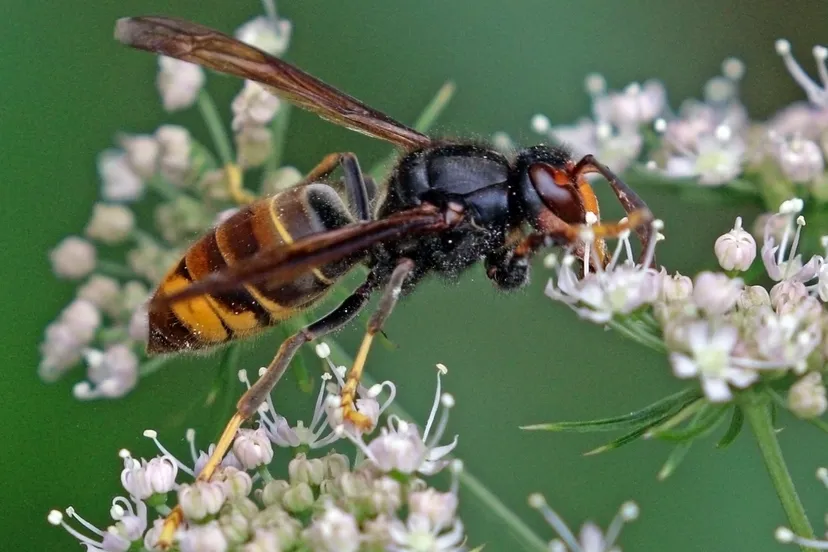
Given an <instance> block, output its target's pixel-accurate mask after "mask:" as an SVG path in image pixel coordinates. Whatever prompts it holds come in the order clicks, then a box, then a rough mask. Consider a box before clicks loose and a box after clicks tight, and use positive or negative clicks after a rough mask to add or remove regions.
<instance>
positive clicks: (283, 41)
mask: <svg viewBox="0 0 828 552" xmlns="http://www.w3.org/2000/svg"><path fill="white" fill-rule="evenodd" d="M292 31H293V26H292V25H291V23H290V21H288V20H287V19H278V18H276V20H275V21H274V18H272V17H268V16H259V17H255V18H253V19H251V20H250V21H248V22H247V23H245V24H244V25H242V26H241V27H239V28H238V29H236V38H238V39H239V40H241V41H242V42H245V43H247V44H250V45H251V46H253V47H255V48H258V49H259V50H262V51H263V52H267V53H268V54H271V55H274V56H277V57H278V56H281V55H282V54H284V53H285V51H286V50H287V47H288V44H289V43H290V36H291V33H292Z"/></svg>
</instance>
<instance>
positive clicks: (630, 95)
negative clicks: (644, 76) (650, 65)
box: [592, 80, 667, 129]
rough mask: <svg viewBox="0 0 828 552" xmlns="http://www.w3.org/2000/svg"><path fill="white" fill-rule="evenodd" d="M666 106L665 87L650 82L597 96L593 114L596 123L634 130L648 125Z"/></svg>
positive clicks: (635, 84) (658, 83)
mask: <svg viewBox="0 0 828 552" xmlns="http://www.w3.org/2000/svg"><path fill="white" fill-rule="evenodd" d="M666 105H667V92H666V90H665V88H664V84H662V83H661V82H659V81H656V80H649V81H647V82H645V83H644V85H643V86H642V85H640V84H638V83H632V84H630V85H628V86H627V87H625V88H624V90H622V91H620V92H612V93H609V94H607V95H601V96H597V97H596V98H595V99H594V100H593V107H592V109H593V112H594V113H595V118H596V119H597V120H599V121H604V122H607V123H610V124H612V125H614V126H617V127H620V128H626V129H637V128H638V127H639V126H641V125H645V124H648V123H651V122H652V121H653V120H654V119H655V118H656V117H658V116H659V115H660V114H661V113H662V112H663V111H664V109H665V107H666Z"/></svg>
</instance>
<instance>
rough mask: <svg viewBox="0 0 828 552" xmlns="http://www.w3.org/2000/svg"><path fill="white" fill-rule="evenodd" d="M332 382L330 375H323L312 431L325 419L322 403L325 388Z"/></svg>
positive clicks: (315, 406)
mask: <svg viewBox="0 0 828 552" xmlns="http://www.w3.org/2000/svg"><path fill="white" fill-rule="evenodd" d="M330 380H331V375H330V374H322V385H320V386H319V394H318V395H317V396H316V404H315V405H313V418H312V419H311V423H310V427H308V429H309V430H310V431H314V429H313V428H314V427H316V424H318V423H319V420H320V419H323V418H324V417H325V416H324V414H325V409H324V408H322V401H323V399H324V398H325V387H326V386H327V383H328V382H329V381H330ZM271 404H272V401H271Z"/></svg>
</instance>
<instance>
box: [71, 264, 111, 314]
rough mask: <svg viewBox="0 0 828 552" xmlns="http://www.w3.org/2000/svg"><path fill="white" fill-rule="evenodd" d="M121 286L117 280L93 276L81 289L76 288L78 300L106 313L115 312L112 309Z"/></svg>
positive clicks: (97, 275)
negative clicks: (84, 301) (82, 300)
mask: <svg viewBox="0 0 828 552" xmlns="http://www.w3.org/2000/svg"><path fill="white" fill-rule="evenodd" d="M120 292H121V286H120V285H119V284H118V280H116V279H115V278H110V277H109V276H103V275H101V274H93V275H92V276H90V277H89V280H87V281H86V283H85V284H83V285H82V286H81V287H79V288H78V299H85V300H87V301H89V302H90V303H92V304H93V305H95V306H96V307H98V308H99V309H102V310H105V311H106V312H107V313H112V312H115V310H113V309H112V307H113V306H114V305H115V303H116V302H117V300H118V295H119V294H120Z"/></svg>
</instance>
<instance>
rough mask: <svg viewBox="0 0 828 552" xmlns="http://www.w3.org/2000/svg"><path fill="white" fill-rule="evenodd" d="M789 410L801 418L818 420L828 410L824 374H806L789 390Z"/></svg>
mask: <svg viewBox="0 0 828 552" xmlns="http://www.w3.org/2000/svg"><path fill="white" fill-rule="evenodd" d="M788 408H790V409H791V412H793V413H794V414H796V415H797V416H799V417H800V418H806V419H807V418H817V417H819V416H822V415H823V414H825V411H826V410H828V398H826V393H825V385H824V384H823V383H822V374H820V373H819V372H811V373H809V374H805V375H804V376H802V378H800V379H799V381H797V382H796V383H794V384H793V385H792V386H791V388H790V389H789V390H788Z"/></svg>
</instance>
